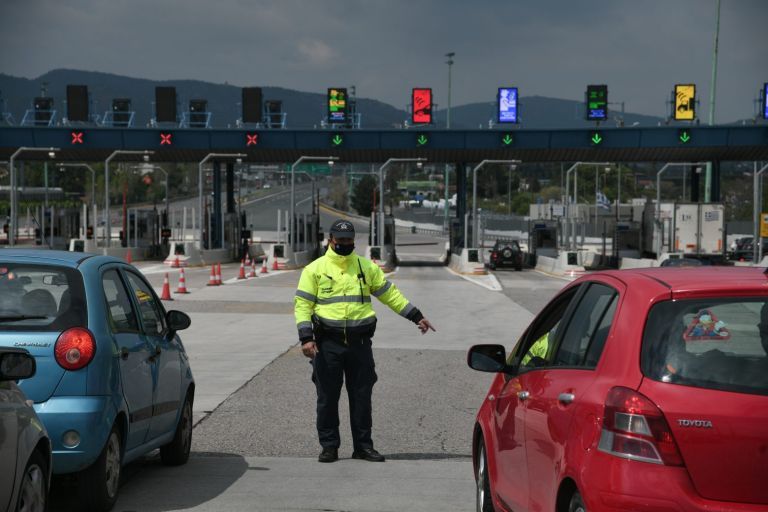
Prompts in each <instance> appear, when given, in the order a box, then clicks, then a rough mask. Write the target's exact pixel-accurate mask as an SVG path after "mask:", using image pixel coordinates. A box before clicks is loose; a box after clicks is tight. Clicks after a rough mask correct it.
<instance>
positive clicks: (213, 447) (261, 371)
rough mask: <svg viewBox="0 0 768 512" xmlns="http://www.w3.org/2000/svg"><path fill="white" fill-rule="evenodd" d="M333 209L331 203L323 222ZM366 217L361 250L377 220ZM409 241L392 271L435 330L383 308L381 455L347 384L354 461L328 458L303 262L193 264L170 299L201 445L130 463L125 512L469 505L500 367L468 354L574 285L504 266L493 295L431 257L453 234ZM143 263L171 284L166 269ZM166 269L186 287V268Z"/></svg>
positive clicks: (401, 244) (520, 326) (377, 409)
mask: <svg viewBox="0 0 768 512" xmlns="http://www.w3.org/2000/svg"><path fill="white" fill-rule="evenodd" d="M334 217H335V214H333V213H331V214H327V213H323V220H322V221H323V222H327V223H330V221H331V220H332V219H333V218H334ZM354 222H355V224H356V227H357V229H358V239H357V245H358V252H360V253H362V252H363V250H364V248H365V245H366V244H367V240H366V232H365V230H366V222H365V221H357V220H355V221H354ZM326 229H327V228H326ZM397 242H398V248H397V252H398V255H399V257H400V258H401V260H402V261H403V265H402V266H400V267H399V268H398V269H397V270H396V271H395V272H394V273H392V274H390V275H389V279H390V280H391V281H392V282H393V283H394V284H395V285H396V286H398V288H400V289H401V290H402V291H403V293H404V294H405V295H406V296H407V297H408V298H409V299H410V300H411V301H412V302H413V303H414V304H415V305H417V306H418V307H420V309H421V310H422V311H423V312H424V314H425V315H426V316H427V318H429V319H430V320H431V321H432V323H433V324H435V326H436V328H437V332H436V333H429V334H428V335H425V336H421V335H420V334H419V333H418V330H417V329H416V327H415V326H414V325H413V324H411V323H409V322H407V321H405V320H403V319H402V318H401V317H400V316H399V315H397V314H395V313H394V312H392V311H390V310H389V309H388V308H386V307H385V306H383V305H382V304H379V303H375V304H374V309H375V310H376V311H377V315H378V317H379V326H378V331H377V334H376V336H375V338H374V357H375V359H376V371H377V374H378V376H379V381H378V383H377V384H376V386H375V388H374V395H373V404H374V418H373V421H374V422H373V425H374V428H373V437H374V442H375V445H376V448H377V449H379V450H380V451H381V452H382V453H383V454H384V455H386V456H387V458H388V461H387V462H386V463H385V464H371V463H366V462H364V461H355V460H350V459H349V456H350V454H351V451H352V446H351V441H350V437H349V427H348V412H347V401H346V396H345V394H344V393H342V401H341V404H340V418H341V433H342V446H341V450H340V456H341V458H342V460H340V461H339V462H337V463H335V464H330V465H324V464H319V463H317V461H316V457H317V454H318V453H319V450H320V447H319V444H318V443H317V439H316V432H315V429H314V420H315V413H314V402H315V391H314V386H313V384H312V383H311V380H310V373H311V369H310V365H309V363H308V360H307V359H306V358H305V357H303V355H302V354H301V352H300V350H299V349H298V346H297V342H296V331H295V324H294V319H293V293H294V291H295V287H296V282H297V281H298V277H299V273H298V271H288V272H272V271H270V272H269V273H268V274H259V275H258V277H257V278H256V279H249V280H247V281H238V280H237V279H235V276H236V275H237V271H238V267H239V266H238V265H235V264H227V265H223V266H222V269H223V274H224V276H223V277H224V280H225V282H226V283H227V284H225V285H224V286H221V287H207V286H206V283H207V280H208V272H209V271H208V269H195V268H192V269H187V270H186V271H185V275H186V279H187V286H188V288H189V290H190V292H191V293H190V294H189V295H186V296H175V298H176V300H174V301H173V302H169V303H166V308H168V309H179V310H182V311H186V312H188V313H189V314H190V316H191V317H192V320H193V322H192V327H191V328H190V329H189V330H187V331H184V332H183V333H182V337H183V340H184V343H185V346H186V347H187V351H188V353H189V355H190V360H191V364H192V368H193V372H194V374H195V378H196V381H197V387H198V392H197V396H196V400H195V410H194V416H195V422H196V427H195V430H194V436H193V447H192V449H193V453H192V456H191V458H190V461H189V463H188V464H187V465H185V466H183V467H178V468H166V467H163V466H162V465H161V464H160V463H159V460H158V457H157V455H156V454H155V455H150V456H148V457H145V458H144V459H142V460H140V461H138V462H135V463H132V464H130V465H129V466H128V467H127V468H126V469H125V471H124V478H123V485H122V488H121V497H120V500H119V501H118V504H117V506H116V508H115V510H117V511H124V512H129V511H169V510H200V511H203V510H205V511H208V510H210V511H222V510H223V511H227V510H233V511H234V510H297V511H298V510H301V511H317V510H366V511H367V510H370V511H400V510H409V511H410V510H424V511H426V510H455V511H459V510H472V509H473V507H474V480H473V475H472V468H471V459H470V456H471V445H470V439H471V432H472V425H473V421H474V415H475V413H476V410H477V407H478V406H479V404H480V403H481V401H482V399H483V397H484V396H485V393H486V391H487V388H488V386H489V384H490V381H491V379H492V375H490V374H483V373H479V372H475V371H472V370H470V369H469V368H468V367H467V366H466V362H465V357H466V350H467V348H468V347H469V346H471V345H473V344H475V343H503V344H504V345H505V346H506V347H507V349H508V350H509V349H511V348H512V347H513V346H514V344H515V343H516V341H517V338H518V337H519V335H520V334H521V333H522V331H523V330H524V329H525V327H526V326H527V324H528V323H529V322H530V320H531V319H532V317H533V313H535V312H537V311H538V310H539V309H540V308H541V307H542V306H543V305H544V304H545V303H546V302H547V301H548V300H549V299H550V298H551V297H552V296H553V295H554V293H555V291H556V290H558V289H559V288H561V287H562V286H563V285H565V284H566V282H565V281H563V280H560V279H554V278H550V277H546V276H543V275H541V274H538V273H536V272H534V271H531V270H525V271H523V272H514V271H506V270H504V271H497V272H496V273H495V274H494V275H493V276H494V277H495V278H496V279H497V280H498V282H499V283H500V284H501V286H502V291H500V292H499V291H491V290H489V289H488V288H487V287H486V286H481V285H482V284H484V282H481V280H480V278H477V279H476V278H472V277H467V276H459V275H457V274H455V273H453V272H451V271H450V270H449V269H447V268H446V267H442V266H435V263H436V262H437V260H438V259H439V258H440V256H441V254H442V252H444V243H445V241H444V240H441V239H434V238H430V237H426V236H424V235H416V234H411V233H410V232H409V231H403V230H400V231H399V232H398V237H397ZM140 268H141V269H142V271H143V272H144V273H145V274H146V275H147V277H148V278H149V280H150V282H151V283H152V284H153V286H155V287H156V288H158V289H159V288H160V286H161V285H162V279H163V276H164V273H165V272H167V271H168V269H167V268H165V267H163V266H162V265H157V264H150V263H145V264H142V265H140ZM494 277H486V278H483V279H485V280H486V281H487V280H492V279H494ZM170 280H171V285H172V288H173V289H175V287H176V284H177V280H178V270H172V271H170ZM71 489H72V482H71V481H70V480H66V479H64V480H62V479H60V480H57V482H56V486H55V489H54V502H53V505H54V506H53V507H52V508H51V510H54V511H74V510H78V506H77V503H76V502H74V501H73V499H72V497H71V495H72V492H71Z"/></svg>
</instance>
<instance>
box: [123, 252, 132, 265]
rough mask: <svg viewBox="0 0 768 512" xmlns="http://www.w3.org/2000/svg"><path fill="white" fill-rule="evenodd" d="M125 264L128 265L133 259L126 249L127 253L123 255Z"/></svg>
mask: <svg viewBox="0 0 768 512" xmlns="http://www.w3.org/2000/svg"><path fill="white" fill-rule="evenodd" d="M125 262H126V263H128V264H129V265H130V264H131V263H133V258H131V250H130V249H128V252H127V253H126V254H125Z"/></svg>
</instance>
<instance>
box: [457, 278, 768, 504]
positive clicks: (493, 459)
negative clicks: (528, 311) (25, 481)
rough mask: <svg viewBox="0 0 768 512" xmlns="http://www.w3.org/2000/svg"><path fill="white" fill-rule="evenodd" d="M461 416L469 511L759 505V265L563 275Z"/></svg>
mask: <svg viewBox="0 0 768 512" xmlns="http://www.w3.org/2000/svg"><path fill="white" fill-rule="evenodd" d="M467 360H468V361H467V362H468V363H469V365H470V367H472V368H474V369H476V370H480V371H487V372H496V373H497V375H496V377H495V378H494V380H493V383H492V384H491V388H490V390H489V391H488V395H487V396H486V398H485V400H484V401H483V404H482V405H481V407H480V410H479V412H478V414H477V422H476V424H475V428H474V436H473V440H474V441H473V461H474V468H475V477H476V480H477V510H478V511H483V512H487V511H493V510H496V511H515V512H522V511H545V512H575V511H589V512H598V511H600V512H602V511H632V512H643V511H654V512H661V511H665V512H666V511H707V512H715V511H750V512H753V511H754V512H757V511H762V512H765V511H766V510H768V275H766V274H765V273H763V272H762V270H761V269H757V268H748V267H688V268H656V269H644V270H624V271H608V272H600V273H595V274H590V275H587V276H584V277H582V278H581V279H578V280H577V281H574V282H573V283H570V284H569V285H568V286H567V287H566V288H564V289H563V290H562V291H561V292H560V293H558V295H557V296H556V297H555V298H554V299H553V300H552V301H551V302H550V303H549V304H548V305H547V306H546V307H545V308H544V309H543V311H542V312H541V313H540V314H539V315H538V316H537V317H536V319H535V320H534V321H533V322H532V323H531V324H530V326H529V327H528V329H527V330H526V331H525V333H524V334H523V335H522V337H521V338H520V340H519V342H518V343H517V345H516V347H515V348H514V349H513V351H512V353H511V354H509V356H507V355H506V354H505V350H504V347H503V346H501V345H476V346H474V347H472V348H471V349H470V350H469V354H468V356H467Z"/></svg>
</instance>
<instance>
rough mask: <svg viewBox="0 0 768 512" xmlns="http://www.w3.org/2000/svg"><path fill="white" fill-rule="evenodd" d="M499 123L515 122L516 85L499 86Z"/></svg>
mask: <svg viewBox="0 0 768 512" xmlns="http://www.w3.org/2000/svg"><path fill="white" fill-rule="evenodd" d="M497 100H498V106H499V115H498V120H499V123H517V87H499V93H498V96H497Z"/></svg>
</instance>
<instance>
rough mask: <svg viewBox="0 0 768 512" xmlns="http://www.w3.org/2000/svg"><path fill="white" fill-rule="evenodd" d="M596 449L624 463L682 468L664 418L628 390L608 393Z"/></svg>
mask: <svg viewBox="0 0 768 512" xmlns="http://www.w3.org/2000/svg"><path fill="white" fill-rule="evenodd" d="M598 448H599V449H600V450H601V451H604V452H606V453H610V454H612V455H616V456H618V457H624V458H627V459H633V460H640V461H644V462H653V463H655V464H666V465H667V466H682V465H683V459H682V457H681V456H680V451H679V450H678V449H677V443H676V442H675V438H674V437H673V436H672V431H671V430H670V428H669V425H668V424H667V420H666V419H665V418H664V414H663V413H662V412H661V410H660V409H659V408H658V407H657V406H656V404H654V403H653V402H652V401H651V400H650V399H648V398H647V397H645V396H643V395H641V394H640V393H638V392H636V391H633V390H631V389H629V388H623V387H615V388H612V389H611V390H610V391H609V392H608V396H607V397H606V399H605V417H604V418H603V430H602V434H601V436H600V444H599V446H598Z"/></svg>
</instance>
